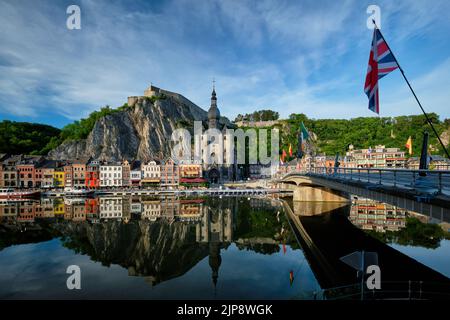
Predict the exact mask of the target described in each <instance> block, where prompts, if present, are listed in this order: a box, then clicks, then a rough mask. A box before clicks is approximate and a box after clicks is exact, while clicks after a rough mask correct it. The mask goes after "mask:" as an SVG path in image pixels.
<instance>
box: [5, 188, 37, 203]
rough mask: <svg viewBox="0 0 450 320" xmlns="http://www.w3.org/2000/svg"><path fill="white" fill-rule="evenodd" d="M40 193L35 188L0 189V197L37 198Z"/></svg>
mask: <svg viewBox="0 0 450 320" xmlns="http://www.w3.org/2000/svg"><path fill="white" fill-rule="evenodd" d="M40 194H41V192H40V191H36V190H25V191H24V190H15V189H13V188H3V189H0V199H7V200H8V199H30V198H37V197H39V196H40Z"/></svg>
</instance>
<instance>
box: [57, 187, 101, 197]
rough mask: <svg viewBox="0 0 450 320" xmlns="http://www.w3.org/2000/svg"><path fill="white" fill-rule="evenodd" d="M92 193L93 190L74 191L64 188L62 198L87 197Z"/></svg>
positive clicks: (73, 189)
mask: <svg viewBox="0 0 450 320" xmlns="http://www.w3.org/2000/svg"><path fill="white" fill-rule="evenodd" d="M93 193H94V190H88V189H75V188H70V187H66V188H64V196H77V197H80V196H89V195H92V194H93Z"/></svg>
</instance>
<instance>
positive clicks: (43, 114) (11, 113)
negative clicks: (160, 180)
mask: <svg viewBox="0 0 450 320" xmlns="http://www.w3.org/2000/svg"><path fill="white" fill-rule="evenodd" d="M70 4H77V5H79V6H80V8H81V27H82V28H81V30H68V29H67V28H66V19H67V16H68V15H67V14H66V8H67V7H68V6H69V5H70ZM370 4H377V5H378V6H379V7H380V9H381V22H382V24H381V30H382V32H383V34H384V36H385V37H386V39H387V41H388V43H389V45H390V46H391V48H392V50H393V51H394V54H395V55H396V56H397V58H398V59H399V61H400V64H401V65H402V67H403V69H404V70H405V72H406V74H407V76H408V77H409V79H410V81H411V84H412V85H413V87H414V88H415V90H416V92H417V94H418V96H419V98H420V99H421V101H422V104H423V105H424V107H425V109H426V110H427V111H429V112H437V113H439V114H440V115H441V118H448V117H450V107H449V106H448V103H449V100H450V90H449V89H450V37H449V34H450V2H449V1H446V0H443V1H438V0H433V1H395V2H394V1H378V2H373V1H358V0H355V1H321V0H320V1H319V0H315V1H280V0H277V1H274V0H272V1H265V0H259V1H244V0H240V1H237V0H190V1H185V0H175V1H162V2H159V1H134V2H132V3H130V2H129V1H99V0H96V1H56V0H55V1H41V0H36V1H20V0H19V1H17V0H14V1H13V0H6V1H5V0H2V1H1V2H0V24H1V28H0V44H1V45H0V119H11V120H19V121H32V122H42V123H48V124H52V125H55V126H58V127H61V126H63V125H65V124H67V123H69V122H72V121H73V120H75V119H79V118H82V117H85V116H87V115H88V114H89V113H90V112H91V111H93V110H96V109H99V108H100V107H101V106H104V105H106V104H108V105H111V106H112V107H117V106H120V105H122V104H123V103H124V102H126V98H127V96H131V95H141V94H142V93H143V91H144V89H145V88H146V87H147V86H148V85H149V84H150V83H151V82H152V83H153V84H154V85H156V86H159V87H162V88H165V89H168V90H171V91H176V92H179V93H181V94H183V95H185V96H186V97H187V98H189V99H191V100H192V101H193V102H195V103H196V104H198V105H199V106H201V107H203V108H205V109H207V108H208V105H209V99H210V92H211V81H212V79H213V78H215V79H216V86H217V94H218V99H219V100H218V103H219V107H220V110H221V113H222V114H223V115H225V116H228V117H230V118H232V119H234V117H235V116H236V115H237V114H238V113H245V112H252V111H254V110H256V109H261V108H271V109H273V110H276V111H279V112H280V114H281V116H282V117H287V116H288V115H289V114H290V113H293V112H295V113H305V114H306V115H307V116H309V117H311V118H353V117H359V116H374V115H375V114H374V113H372V112H370V111H369V110H368V109H367V97H366V96H365V95H364V93H363V83H364V78H365V73H366V70H367V61H368V56H369V50H370V41H371V37H372V31H371V30H369V29H367V27H366V19H367V17H368V16H369V15H368V14H367V13H366V8H367V6H368V5H370ZM380 100H381V116H396V115H404V114H419V113H420V109H419V107H418V106H417V104H416V103H415V101H414V100H413V97H412V96H411V94H410V92H409V91H408V88H407V86H406V84H405V82H404V81H403V79H402V77H401V74H400V72H399V71H395V72H394V73H392V74H389V75H388V76H386V77H385V78H383V79H382V80H381V83H380Z"/></svg>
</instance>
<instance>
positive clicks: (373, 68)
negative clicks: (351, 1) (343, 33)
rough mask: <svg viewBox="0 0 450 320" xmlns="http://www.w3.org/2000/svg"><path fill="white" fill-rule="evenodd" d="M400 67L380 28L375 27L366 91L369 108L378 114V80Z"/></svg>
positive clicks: (365, 85)
mask: <svg viewBox="0 0 450 320" xmlns="http://www.w3.org/2000/svg"><path fill="white" fill-rule="evenodd" d="M397 68H398V64H397V62H396V61H395V58H394V55H393V54H392V52H391V51H390V50H389V48H388V46H387V44H386V42H385V41H384V39H383V37H382V36H381V32H380V30H378V29H377V28H374V30H373V39H372V48H371V50H370V56H369V66H368V68H367V75H366V82H365V84H364V92H365V93H366V94H367V97H368V98H369V109H370V110H371V111H373V112H375V113H377V114H379V113H380V102H379V100H378V80H379V79H381V78H383V77H384V76H385V75H387V74H388V73H390V72H392V71H394V70H395V69H397Z"/></svg>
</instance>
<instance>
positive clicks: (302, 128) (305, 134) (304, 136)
mask: <svg viewBox="0 0 450 320" xmlns="http://www.w3.org/2000/svg"><path fill="white" fill-rule="evenodd" d="M300 131H301V133H302V140H303V142H305V141H306V139H308V138H309V133H308V130H307V129H306V127H305V125H304V124H303V121H302V123H301V124H300Z"/></svg>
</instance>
